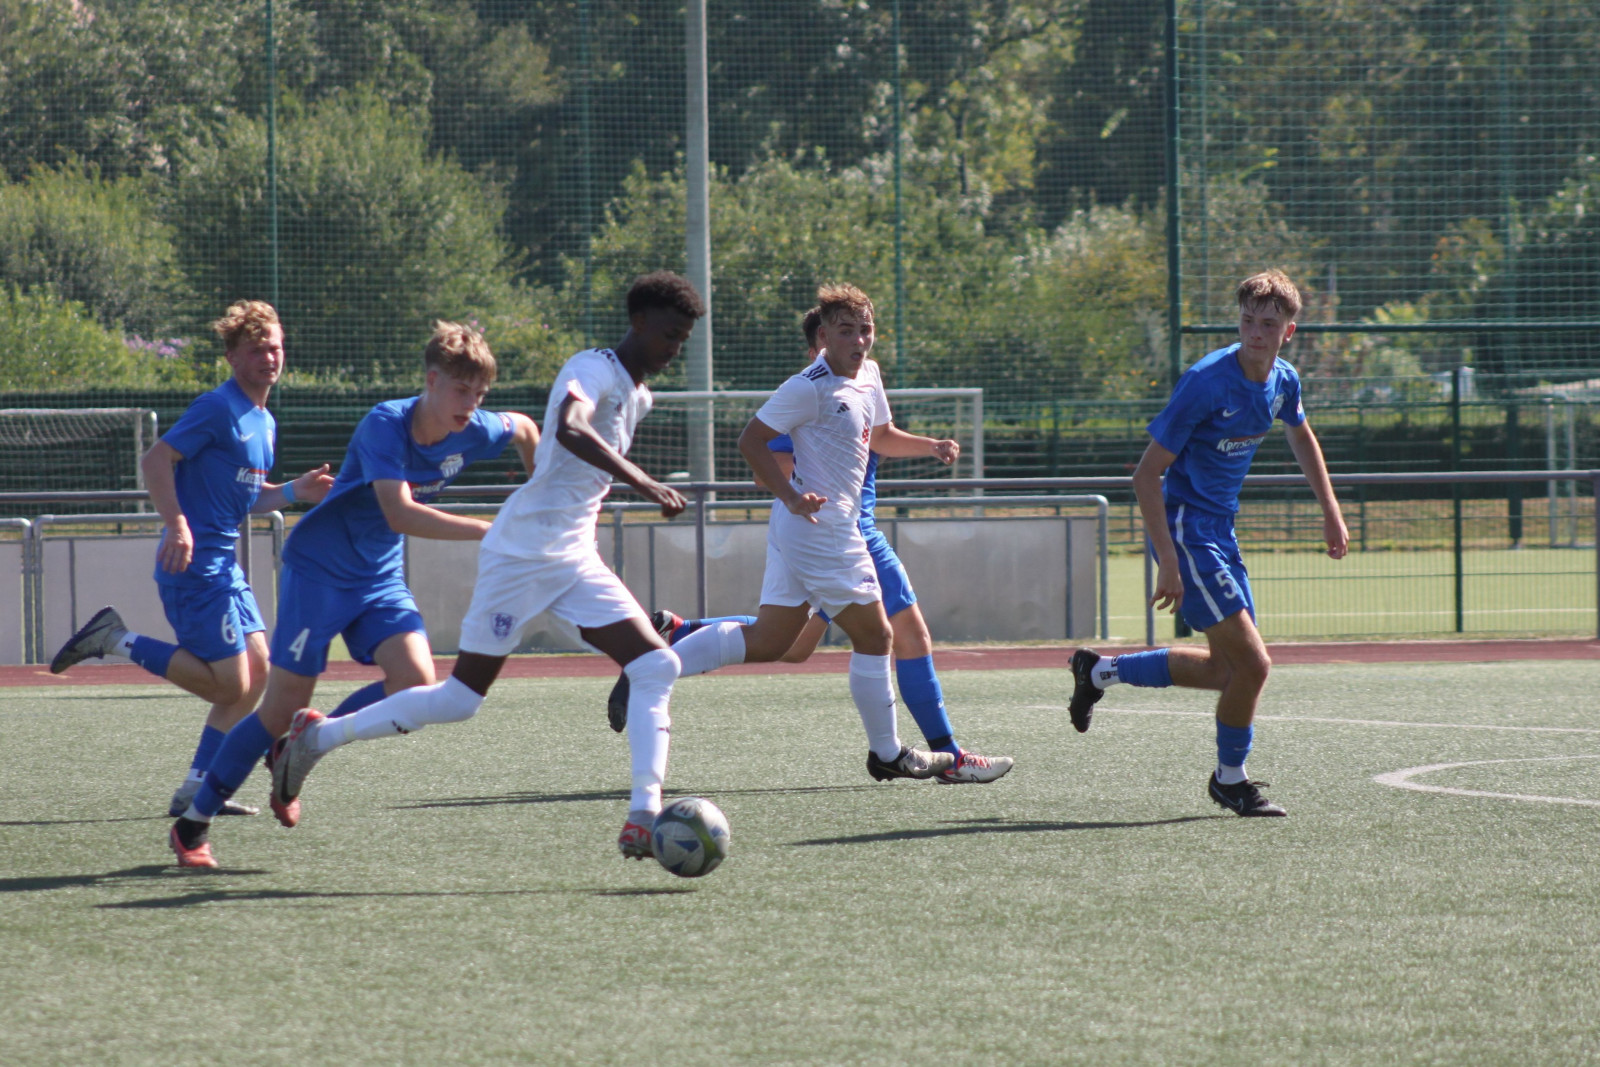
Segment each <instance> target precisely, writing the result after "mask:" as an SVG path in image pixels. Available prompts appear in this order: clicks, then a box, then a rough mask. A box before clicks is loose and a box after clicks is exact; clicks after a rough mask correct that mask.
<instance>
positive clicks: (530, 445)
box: [506, 411, 539, 474]
mask: <svg viewBox="0 0 1600 1067" xmlns="http://www.w3.org/2000/svg"><path fill="white" fill-rule="evenodd" d="M506 418H508V419H510V420H511V426H512V434H511V444H512V446H513V447H514V448H516V450H517V455H518V456H520V457H521V458H522V469H523V470H525V471H527V472H528V473H529V474H532V473H533V454H534V452H536V451H537V450H538V448H539V426H538V424H537V423H535V422H534V421H533V420H532V419H530V418H528V416H526V415H524V414H523V413H522V412H520V411H508V412H506Z"/></svg>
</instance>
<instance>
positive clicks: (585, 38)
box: [578, 0, 598, 345]
mask: <svg viewBox="0 0 1600 1067" xmlns="http://www.w3.org/2000/svg"><path fill="white" fill-rule="evenodd" d="M591 65H592V60H591V58H590V55H589V0H578V146H579V147H578V175H579V181H580V183H581V184H582V186H583V199H582V201H581V202H580V203H581V208H582V210H581V212H580V214H579V218H580V219H581V220H582V225H583V343H584V344H586V345H593V344H595V343H596V342H597V340H598V339H597V338H596V336H595V328H594V99H593V98H594V94H593V92H592V90H591V86H592V85H593V84H594V73H593V71H592V69H591Z"/></svg>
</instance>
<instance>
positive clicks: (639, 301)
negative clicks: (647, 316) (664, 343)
mask: <svg viewBox="0 0 1600 1067" xmlns="http://www.w3.org/2000/svg"><path fill="white" fill-rule="evenodd" d="M652 308H671V309H672V310H673V311H676V312H677V313H678V314H680V315H684V316H687V317H688V318H691V319H698V318H701V317H703V316H704V315H705V313H706V305H705V302H704V301H703V300H701V299H700V294H699V293H698V292H696V291H695V287H694V283H693V282H691V281H690V280H689V279H688V278H685V277H684V276H683V275H681V274H674V273H673V272H672V271H670V270H657V271H651V272H650V273H649V274H641V275H639V277H637V278H635V279H634V280H633V284H632V285H630V286H629V287H628V314H629V315H637V314H639V313H640V312H642V311H649V310H651V309H652Z"/></svg>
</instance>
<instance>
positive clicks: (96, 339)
mask: <svg viewBox="0 0 1600 1067" xmlns="http://www.w3.org/2000/svg"><path fill="white" fill-rule="evenodd" d="M162 347H163V346H162V345H160V344H157V345H151V346H145V345H136V346H130V345H129V344H128V343H126V342H124V341H123V339H122V337H120V336H119V335H118V334H116V333H113V332H112V331H110V330H107V329H105V328H104V327H102V326H101V325H100V324H99V323H97V322H95V321H94V317H93V316H92V315H90V314H89V312H88V310H87V309H86V308H84V306H83V305H82V304H79V303H77V302H75V301H71V300H62V299H59V298H58V297H56V296H55V294H53V293H50V292H48V291H45V290H33V291H29V292H25V291H23V290H22V289H20V288H18V287H17V286H15V285H7V286H0V382H4V383H5V387H6V389H8V390H11V391H18V390H30V389H31V390H39V391H61V390H81V389H84V388H86V387H90V386H92V387H95V388H116V387H132V386H158V385H185V386H187V385H195V384H202V383H204V382H205V381H206V380H207V377H208V376H207V374H205V373H204V372H199V371H197V370H196V368H195V365H194V364H193V363H192V362H191V361H190V360H189V359H188V358H185V353H184V352H183V350H182V349H181V347H179V346H175V345H169V346H166V347H167V348H169V349H170V351H166V352H163V351H160V349H161V348H162ZM210 377H216V375H215V374H214V373H213V374H211V375H210ZM218 380H220V378H219V379H218Z"/></svg>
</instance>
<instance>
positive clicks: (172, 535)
mask: <svg viewBox="0 0 1600 1067" xmlns="http://www.w3.org/2000/svg"><path fill="white" fill-rule="evenodd" d="M192 559H194V534H192V533H190V532H189V521H188V520H187V519H185V518H184V517H183V516H182V515H179V516H178V521H177V522H175V523H173V524H172V525H170V526H168V527H167V535H166V537H164V538H162V540H161V550H160V551H159V552H157V553H156V562H157V563H159V564H160V565H161V569H162V570H164V571H166V572H167V573H168V574H181V573H182V572H184V571H186V570H188V569H189V562H190V560H192Z"/></svg>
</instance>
